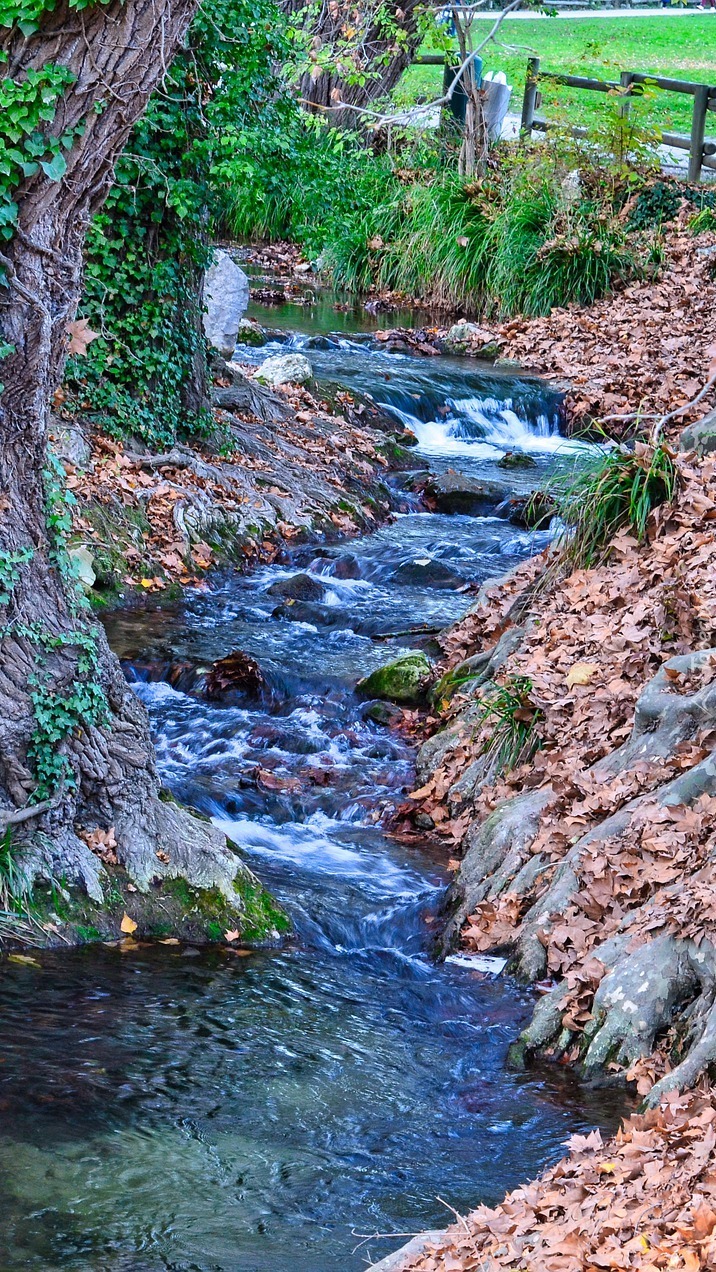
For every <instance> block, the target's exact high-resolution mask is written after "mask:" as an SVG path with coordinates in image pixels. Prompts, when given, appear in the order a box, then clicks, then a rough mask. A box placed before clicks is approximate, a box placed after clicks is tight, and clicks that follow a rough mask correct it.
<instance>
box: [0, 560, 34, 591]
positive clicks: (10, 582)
mask: <svg viewBox="0 0 716 1272" xmlns="http://www.w3.org/2000/svg"><path fill="white" fill-rule="evenodd" d="M32 557H33V549H32V548H18V549H17V551H16V552H8V551H6V550H5V549H4V548H0V605H9V604H10V599H11V597H12V594H13V591H14V589H15V586H16V584H17V583H18V582H19V580H20V567H21V566H22V565H27V563H28V561H31V560H32Z"/></svg>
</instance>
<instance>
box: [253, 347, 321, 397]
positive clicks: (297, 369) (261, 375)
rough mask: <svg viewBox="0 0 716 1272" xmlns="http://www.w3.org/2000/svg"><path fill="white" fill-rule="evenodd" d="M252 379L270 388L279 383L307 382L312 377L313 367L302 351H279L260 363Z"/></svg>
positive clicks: (275, 386)
mask: <svg viewBox="0 0 716 1272" xmlns="http://www.w3.org/2000/svg"><path fill="white" fill-rule="evenodd" d="M254 379H255V380H258V382H259V384H269V385H271V387H272V388H277V387H278V386H279V385H281V384H308V383H309V381H310V380H312V379H313V367H312V366H311V364H310V362H309V361H308V358H304V356H303V354H302V353H279V354H277V355H276V356H275V357H273V358H267V359H266V361H265V362H263V363H262V364H261V366H260V367H259V368H258V370H257V371H256V372H255V374H254Z"/></svg>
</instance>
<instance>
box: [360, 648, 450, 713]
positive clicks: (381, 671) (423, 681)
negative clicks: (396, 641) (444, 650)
mask: <svg viewBox="0 0 716 1272" xmlns="http://www.w3.org/2000/svg"><path fill="white" fill-rule="evenodd" d="M431 673H432V667H431V665H430V663H429V661H428V659H427V657H426V655H425V654H424V653H422V652H421V651H420V650H413V651H411V652H410V653H407V654H401V656H400V657H399V658H396V659H395V661H394V662H390V663H386V665H385V667H378V669H377V671H372V672H371V673H370V675H369V676H365V677H364V679H363V680H359V681H358V684H357V685H356V690H357V692H358V693H359V694H360V695H361V697H363V698H385V699H387V701H388V702H403V703H406V704H407V705H412V706H416V705H417V704H419V703H421V702H423V701H424V700H425V693H426V686H427V682H428V680H429V679H430V675H431Z"/></svg>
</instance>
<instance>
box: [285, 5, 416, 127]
mask: <svg viewBox="0 0 716 1272" xmlns="http://www.w3.org/2000/svg"><path fill="white" fill-rule="evenodd" d="M281 7H282V9H283V10H284V12H287V13H289V14H296V13H298V14H299V16H300V13H301V11H302V10H304V9H305V0H282V4H281ZM421 8H422V0H402V3H401V0H388V3H387V4H385V5H382V6H377V5H374V6H372V11H371V12H370V13H362V10H363V9H366V10H367V9H368V5H363V4H361V5H359V6H357V9H358V12H356V7H355V6H348V5H342V4H337V3H335V0H333V2H332V0H324V3H323V4H321V6H320V9H319V12H318V15H317V16H314V15H313V14H311V15H310V17H309V18H308V19H307V21H308V22H310V29H311V31H312V32H313V47H314V50H315V51H316V53H318V52H319V51H320V50H321V49H324V48H325V47H326V46H328V47H329V48H330V49H332V50H335V52H336V55H337V60H338V61H341V62H343V63H344V64H345V65H346V68H347V70H348V71H350V73H348V74H343V75H341V74H340V73H339V72H338V70H337V69H336V70H333V69H330V70H324V71H321V72H320V74H318V73H317V67H318V64H316V70H314V71H306V72H305V74H304V75H303V76H302V77H301V83H300V90H299V91H300V97H301V102H302V104H303V105H304V106H307V107H308V108H309V110H313V111H315V112H317V113H320V114H322V115H323V116H324V117H325V118H326V119H328V120H329V121H330V123H331V124H333V126H334V127H336V128H361V127H363V126H364V125H365V124H366V122H367V123H368V124H369V125H370V123H371V118H370V116H364V115H361V113H360V108H361V107H364V108H366V107H368V108H369V107H370V106H371V104H372V103H373V102H376V101H378V100H379V99H380V98H382V97H385V96H386V95H387V94H388V93H390V92H391V91H392V89H394V88H395V85H396V84H397V83H398V80H399V79H400V77H401V75H402V74H403V71H404V70H405V69H406V67H408V66H410V63H411V62H412V60H413V57H414V56H415V52H416V49H417V47H418V45H419V43H420V34H419V31H418V14H419V11H420V9H421ZM391 25H392V26H394V29H393V30H391ZM349 26H350V29H351V30H352V31H355V32H357V33H359V34H356V35H353V36H349V35H348V34H347V33H346V28H347V27H349ZM397 32H400V37H398V36H397ZM352 73H356V74H363V73H366V79H365V82H363V83H360V84H359V83H351V82H350V81H351V78H352ZM352 107H358V108H359V109H351V108H352Z"/></svg>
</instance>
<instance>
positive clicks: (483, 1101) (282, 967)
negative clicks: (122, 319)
mask: <svg viewBox="0 0 716 1272" xmlns="http://www.w3.org/2000/svg"><path fill="white" fill-rule="evenodd" d="M305 339H306V336H305V332H304V333H303V334H298V335H296V336H295V337H294V338H293V343H294V344H301V343H302V342H305ZM261 352H262V353H263V352H264V351H261ZM269 352H271V350H269ZM242 356H244V357H248V356H250V355H249V354H248V352H246V351H244V352H243V353H242ZM251 356H254V355H251ZM255 356H258V355H255ZM311 356H315V359H316V369H317V372H318V374H319V375H321V376H322V377H323V378H324V379H325V380H326V382H328V381H334V382H335V381H340V382H341V383H344V384H348V385H350V386H351V387H354V388H357V389H360V391H361V392H367V393H370V394H372V395H373V397H374V398H375V399H376V400H377V401H381V402H383V403H384V404H386V405H387V406H388V407H389V408H390V409H391V410H393V412H394V413H396V414H398V415H400V418H402V419H405V420H406V421H408V422H409V423H411V426H412V427H413V428H414V429H415V431H416V433H417V435H418V437H419V439H420V442H421V446H420V448H419V450H418V452H417V453H416V468H419V467H425V466H426V464H429V465H430V466H431V467H436V466H440V464H443V465H445V464H447V463H448V462H455V456H456V455H459V458H460V467H461V468H463V467H464V466H465V465H467V466H468V467H470V468H471V470H473V471H480V472H484V473H485V474H487V475H489V476H491V477H494V476H495V475H496V474H497V473H498V472H499V470H497V469H495V459H496V458H497V457H499V455H500V454H502V453H503V452H504V450H505V449H508V448H514V447H518V448H519V447H523V446H525V447H528V448H529V450H530V452H531V453H533V454H534V455H535V457H536V458H537V459H538V460H539V463H540V464H541V465H542V466H546V465H547V464H548V463H553V462H554V456H555V452H556V451H557V450H558V447H559V438H558V436H557V431H556V425H557V402H556V400H555V399H554V398H553V397H550V395H549V394H546V393H545V392H544V390H542V389H541V388H540V386H538V385H536V384H534V383H527V382H518V381H515V380H509V379H507V378H505V377H500V376H498V375H494V374H492V375H491V374H490V373H489V372H488V371H487V370H485V371H482V372H475V371H474V369H473V370H472V371H470V370H467V369H466V364H463V363H460V362H448V361H447V360H442V359H433V360H432V361H431V362H430V363H429V364H426V363H425V362H419V361H418V360H417V359H413V358H401V357H393V358H389V357H387V356H386V355H384V354H381V353H380V352H379V351H378V350H376V349H374V348H372V347H370V346H366V345H361V343H360V342H356V341H354V340H351V341H350V342H349V341H347V340H346V339H344V337H343V336H341V337H340V339H336V340H334V341H333V342H332V343H331V344H330V345H329V347H328V348H324V349H321V350H316V351H314V353H312V355H311ZM436 364H437V365H436ZM542 542H544V536H542V538H540V537H539V536H530V535H528V534H527V533H523V532H520V531H518V530H516V529H515V528H514V527H513V526H511V525H509V524H508V523H507V522H506V521H503V520H501V519H500V518H498V517H495V516H493V517H480V518H477V517H475V518H468V517H460V516H455V517H446V516H437V515H434V516H431V515H428V514H425V513H421V512H420V511H418V510H417V509H416V508H415V507H411V505H410V500H409V498H408V497H406V505H405V512H404V513H403V514H402V515H399V516H398V517H396V519H395V520H394V521H393V523H392V524H390V525H387V526H385V527H384V528H382V529H380V530H378V531H377V532H376V533H375V534H373V535H370V536H366V537H363V538H361V539H357V540H355V539H354V540H351V541H350V542H348V543H345V544H343V545H340V546H335V545H333V546H331V545H323V546H320V545H319V546H316V545H313V546H310V547H302V548H300V549H297V550H296V551H295V552H294V553H293V554H292V556H291V558H290V559H289V560H287V561H284V563H283V564H282V565H277V566H273V567H270V568H265V569H263V570H261V571H258V572H256V573H254V574H252V575H250V576H248V577H244V578H238V577H235V576H233V575H232V576H226V577H224V578H220V579H217V580H215V583H214V585H213V586H212V588H211V589H210V590H209V591H206V592H199V593H196V594H195V595H193V596H192V597H190V598H189V599H188V600H187V601H186V602H185V603H184V604H183V605H182V606H181V607H178V608H177V609H176V611H175V612H167V611H166V610H164V611H156V612H150V613H147V614H143V615H139V616H138V615H118V616H115V617H114V618H112V619H111V620H110V622H109V623H108V629H109V634H110V638H111V640H112V641H113V643H114V645H115V648H117V650H118V652H119V653H120V654H121V656H122V657H123V658H124V659H125V666H126V669H127V674H128V675H129V676H130V678H131V679H133V680H134V683H135V687H136V691H137V693H138V694H139V695H140V696H141V697H142V698H143V699H144V701H145V702H146V704H147V706H148V708H149V711H150V713H151V716H152V721H153V725H154V730H155V735H156V740H157V748H158V756H159V763H160V766H161V770H162V773H163V776H164V778H165V780H166V782H167V783H168V784H169V785H170V786H171V788H172V789H173V790H174V791H175V793H176V794H177V796H178V797H179V798H181V799H185V800H187V801H188V802H191V803H193V804H195V805H197V806H198V807H199V808H201V809H203V810H204V811H205V812H207V813H209V814H211V815H212V816H213V817H215V818H216V819H217V820H218V822H219V823H220V824H221V825H222V827H224V828H225V829H226V831H227V832H228V833H229V834H230V836H231V837H232V839H233V840H234V841H235V842H236V843H238V844H239V845H240V846H241V848H242V849H243V851H244V852H245V854H246V857H247V859H248V860H249V862H250V864H251V865H252V867H253V868H254V869H255V870H256V872H257V873H258V874H259V875H260V877H261V878H262V880H264V882H265V883H266V884H267V885H268V887H269V888H271V889H272V890H273V891H274V893H275V894H276V895H277V896H278V897H280V898H281V900H282V901H283V902H284V904H285V905H286V907H287V909H288V910H289V912H290V914H291V916H292V919H293V921H294V924H295V933H296V934H295V937H294V938H293V939H292V940H291V941H290V942H289V943H288V944H287V945H286V946H285V948H283V949H280V950H265V951H256V952H253V953H250V954H248V955H246V956H243V954H244V952H242V954H241V955H239V954H237V953H236V952H233V951H230V950H224V951H213V952H200V951H197V950H194V949H181V948H177V947H158V948H141V949H138V950H137V951H136V952H134V953H123V952H121V951H120V950H117V949H110V948H100V949H99V950H98V949H94V948H92V949H85V950H79V951H75V952H71V953H67V954H63V955H48V956H43V957H42V966H41V967H35V966H32V965H29V964H28V965H20V966H18V965H17V964H14V965H8V964H7V963H5V964H3V965H2V979H0V1117H1V1119H2V1120H1V1122H0V1214H1V1215H2V1221H1V1222H2V1252H1V1253H0V1268H2V1269H3V1272H15V1270H16V1269H43V1270H47V1269H82V1270H85V1269H88V1270H89V1269H93V1270H95V1269H102V1272H119V1270H126V1272H129V1270H130V1269H131V1272H144V1270H146V1272H150V1270H151V1272H154V1270H155V1269H156V1270H158V1269H172V1270H176V1272H195V1270H196V1272H353V1270H356V1272H357V1270H358V1269H360V1268H363V1267H365V1266H366V1264H367V1263H368V1261H369V1256H370V1255H372V1256H373V1257H376V1258H377V1257H380V1256H381V1255H382V1254H384V1253H386V1252H387V1251H388V1250H389V1249H391V1248H393V1246H395V1245H398V1244H400V1243H401V1242H400V1240H399V1239H397V1240H395V1241H393V1242H392V1243H391V1242H389V1241H386V1240H383V1239H376V1238H374V1239H372V1240H370V1241H368V1242H367V1243H366V1242H364V1240H363V1237H364V1236H366V1235H370V1234H375V1233H397V1234H408V1233H411V1232H414V1231H417V1230H419V1229H421V1228H424V1227H431V1226H442V1225H443V1224H444V1223H445V1222H447V1221H449V1220H450V1219H451V1215H450V1213H449V1211H448V1210H447V1209H446V1206H445V1204H444V1203H448V1204H449V1205H450V1206H454V1207H456V1208H457V1209H460V1210H464V1209H466V1208H468V1207H469V1206H471V1205H474V1204H475V1203H477V1202H478V1201H481V1200H482V1201H487V1202H494V1201H497V1200H498V1199H499V1198H500V1197H501V1195H502V1194H503V1192H504V1190H505V1189H506V1188H509V1187H512V1186H515V1185H516V1184H518V1183H519V1182H520V1181H523V1180H525V1179H526V1178H528V1177H529V1176H531V1175H532V1174H534V1173H535V1172H536V1171H537V1170H539V1168H540V1167H541V1166H542V1165H543V1164H544V1163H545V1162H547V1161H549V1160H551V1159H554V1158H555V1157H556V1156H558V1155H559V1152H560V1146H561V1144H562V1143H563V1141H564V1139H565V1137H566V1136H567V1135H568V1134H569V1133H571V1132H573V1131H575V1130H580V1129H586V1128H589V1127H592V1126H594V1125H597V1124H598V1125H601V1126H603V1127H607V1128H609V1127H610V1126H612V1125H613V1124H614V1121H615V1118H616V1116H617V1113H618V1108H617V1106H616V1104H615V1103H614V1101H613V1099H610V1098H609V1099H608V1098H607V1097H598V1096H596V1095H595V1094H594V1093H591V1094H590V1093H589V1092H587V1091H585V1090H583V1089H580V1088H579V1086H578V1085H576V1084H575V1083H573V1082H572V1081H570V1079H569V1078H567V1077H565V1076H564V1075H561V1076H560V1075H559V1074H558V1073H556V1072H554V1071H542V1072H532V1073H529V1074H526V1075H524V1074H523V1075H520V1074H515V1073H512V1072H509V1071H508V1069H507V1068H506V1051H507V1047H508V1044H509V1042H510V1040H511V1039H512V1038H514V1036H515V1034H516V1033H517V1031H518V1030H519V1028H520V1025H521V1024H522V1023H523V1022H524V1021H525V1020H526V1019H527V1018H528V1016H529V1013H530V1010H531V1004H532V997H531V994H529V993H528V992H527V991H524V990H520V989H519V988H518V987H517V986H516V985H514V984H513V983H511V982H510V981H509V979H508V978H506V977H502V978H500V979H492V978H490V977H481V976H479V975H477V974H476V973H474V972H470V971H467V970H465V969H464V968H461V967H458V966H455V965H450V964H445V965H436V964H434V963H433V962H432V961H431V958H430V955H429V945H430V941H429V935H430V928H431V922H430V921H431V919H432V917H433V914H434V912H435V909H436V906H437V902H438V899H439V896H440V892H441V890H442V889H443V888H444V886H445V882H446V875H445V870H444V865H443V860H442V858H443V854H442V853H441V852H437V851H436V850H435V849H431V848H430V847H429V846H428V845H427V844H420V843H418V844H415V843H411V844H405V843H401V842H398V841H397V840H395V839H391V838H389V837H387V836H386V835H385V834H384V833H383V832H382V830H381V826H380V814H381V811H382V810H383V809H384V808H385V807H388V806H391V805H394V804H395V803H396V802H399V801H400V800H401V798H403V797H404V795H405V793H406V792H407V791H409V790H410V789H411V787H412V784H413V753H412V751H411V749H410V747H409V746H408V745H407V743H406V742H405V741H403V740H402V739H401V737H400V735H398V734H396V733H394V732H391V731H390V730H389V729H388V728H387V727H385V726H383V725H380V724H376V723H373V722H372V721H371V720H370V719H369V718H367V715H366V709H365V705H364V704H362V703H361V702H360V700H359V699H358V698H357V696H356V695H355V693H354V686H355V682H356V680H357V679H358V677H359V676H361V675H364V674H365V673H366V671H368V670H370V669H371V668H373V667H375V666H378V665H380V664H381V663H382V662H385V661H386V660H387V659H388V658H389V657H390V656H391V655H392V654H393V653H394V652H396V651H397V650H399V649H402V648H405V647H406V646H412V645H415V644H416V643H418V640H419V638H418V637H410V636H405V635H401V634H400V633H405V632H406V631H407V630H409V629H411V628H413V627H420V628H424V627H428V628H431V627H432V628H436V627H439V626H441V625H444V624H446V623H448V622H450V621H451V620H453V619H455V618H457V617H458V616H459V615H460V614H462V613H463V612H464V611H465V609H466V608H467V607H468V605H469V603H470V594H469V593H468V592H466V591H465V585H466V584H469V583H475V582H479V581H480V580H481V579H484V578H485V577H487V576H488V575H494V574H497V573H501V572H504V571H505V570H506V569H508V568H509V567H510V566H511V565H513V564H514V563H515V562H516V561H518V560H520V559H521V558H523V557H524V556H525V555H526V554H527V553H529V552H530V551H532V550H534V549H535V548H536V547H539V546H540V544H541V543H542ZM298 572H304V573H309V574H310V575H311V576H312V577H313V580H314V583H315V584H317V585H318V591H319V593H320V595H319V598H318V599H314V600H312V601H311V602H307V603H306V604H305V605H304V606H303V608H302V609H301V610H300V612H299V619H300V621H292V617H289V616H288V614H290V615H292V613H293V611H294V610H295V609H296V607H295V606H294V607H289V611H288V614H287V610H286V608H285V607H284V608H283V609H281V598H280V596H277V595H276V594H275V591H274V592H271V591H270V590H269V589H271V588H274V587H275V585H276V583H278V582H280V581H281V580H282V579H286V578H290V577H291V576H292V575H294V574H296V573H298ZM436 584H440V586H437V585H436ZM314 591H316V588H314ZM277 610H278V612H276V611H277ZM422 639H423V641H425V639H427V638H425V637H423V638H422ZM235 649H241V650H244V651H245V652H247V653H249V654H251V655H253V656H254V657H255V658H256V659H257V660H258V662H259V663H260V665H261V668H262V670H263V672H264V674H265V677H266V686H267V687H266V690H265V692H264V694H263V695H262V697H261V700H260V701H259V700H253V701H248V700H241V699H238V700H235V701H233V702H232V703H230V704H229V703H226V704H224V705H215V704H214V705H210V704H208V703H207V702H206V701H203V700H202V699H201V698H200V696H199V695H197V694H192V692H190V691H189V690H191V685H192V682H191V675H190V674H187V675H186V676H185V678H184V680H182V677H181V675H179V676H178V677H177V676H176V675H174V674H173V673H171V678H172V684H170V683H168V680H169V678H170V669H172V668H173V669H176V668H177V667H180V668H181V667H188V668H191V667H192V666H195V665H196V664H197V663H198V662H206V661H207V660H210V659H213V658H216V657H220V656H223V655H225V654H227V653H229V652H231V651H232V650H235ZM182 685H183V686H184V687H183V688H182ZM439 1198H442V1199H443V1200H442V1201H441V1200H439Z"/></svg>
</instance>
